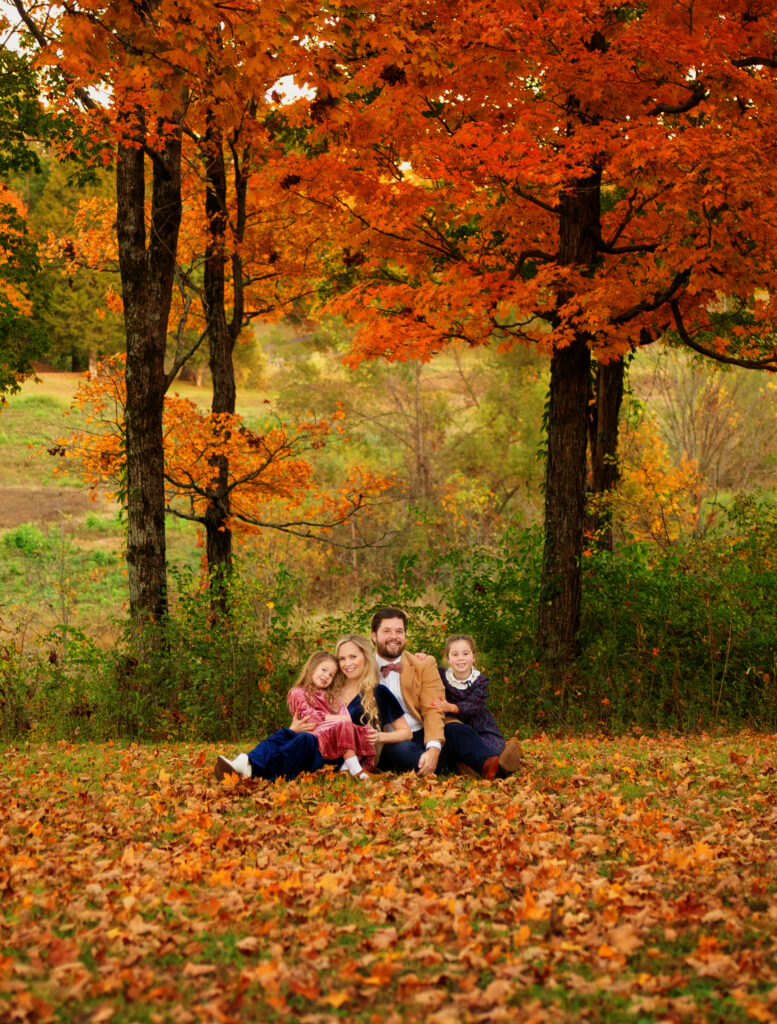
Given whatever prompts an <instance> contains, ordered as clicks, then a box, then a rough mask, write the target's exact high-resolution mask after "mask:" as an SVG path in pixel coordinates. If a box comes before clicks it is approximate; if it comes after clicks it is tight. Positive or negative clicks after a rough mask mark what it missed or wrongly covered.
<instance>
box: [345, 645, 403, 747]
mask: <svg viewBox="0 0 777 1024" xmlns="http://www.w3.org/2000/svg"><path fill="white" fill-rule="evenodd" d="M335 657H336V658H337V663H338V665H339V668H340V672H341V674H342V675H343V677H344V680H345V681H344V682H343V684H342V687H341V689H340V693H339V696H340V699H341V700H342V701H343V703H344V704H345V705H346V706H347V708H348V714H349V715H350V716H351V719H352V721H353V722H354V723H355V724H356V725H365V726H367V727H368V728H367V736H368V738H369V740H370V742H371V743H373V744H375V747H376V750H377V756H378V757H380V753H381V751H382V749H383V747H384V745H385V744H387V743H389V744H391V743H401V742H403V741H406V740H409V739H411V737H412V735H413V734H412V732H411V731H410V726H409V725H408V724H407V720H406V718H405V715H404V712H403V711H402V706H401V704H400V703H399V701H398V700H397V699H396V697H395V696H394V694H393V693H392V692H391V691H390V690H389V689H388V688H387V687H386V686H383V684H382V683H381V682H380V676H379V675H378V666H377V663H376V661H375V648H374V647H373V646H372V644H371V643H370V641H369V640H368V639H367V638H366V637H365V636H361V635H360V634H359V633H351V634H350V635H349V636H344V637H343V638H342V640H340V641H339V642H338V644H337V646H336V647H335Z"/></svg>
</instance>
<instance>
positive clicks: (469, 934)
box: [0, 734, 777, 1024]
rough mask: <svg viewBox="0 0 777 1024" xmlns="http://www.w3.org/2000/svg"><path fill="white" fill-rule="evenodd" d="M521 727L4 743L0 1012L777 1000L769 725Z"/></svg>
mask: <svg viewBox="0 0 777 1024" xmlns="http://www.w3.org/2000/svg"><path fill="white" fill-rule="evenodd" d="M524 749H525V754H526V768H525V770H524V771H523V772H522V773H520V774H519V775H518V776H516V777H514V778H511V779H507V780H503V781H498V782H496V783H491V784H489V783H485V782H482V781H481V780H479V779H465V778H458V777H457V778H447V779H432V780H419V779H416V778H414V777H409V776H382V777H380V778H376V779H375V780H373V781H371V782H368V783H356V782H352V781H351V780H350V779H348V778H346V777H344V776H335V775H332V774H330V773H320V774H318V775H316V776H313V777H307V778H304V779H302V780H298V781H297V782H294V783H275V784H271V783H266V782H260V781H254V782H248V781H244V780H241V781H239V782H235V780H232V779H226V780H224V782H223V783H217V782H216V781H215V780H214V779H213V778H212V776H211V774H210V772H211V768H212V763H213V760H214V759H215V754H216V751H215V750H214V749H212V748H203V747H202V746H200V747H194V746H185V745H176V746H170V747H164V748H159V749H153V748H150V747H141V746H129V747H123V748H119V747H118V746H111V745H102V746H97V745H92V746H85V745H79V746H74V745H70V744H60V745H52V746H50V747H48V748H46V747H44V748H40V747H37V748H36V747H33V746H32V745H30V746H29V747H23V748H18V747H6V748H5V749H4V750H3V759H2V764H1V765H0V823H1V824H2V831H1V832H0V1021H3V1022H6V1021H21V1022H28V1021H29V1022H39V1021H79V1022H80V1021H83V1022H87V1021H88V1022H92V1024H101V1022H108V1021H113V1022H117V1024H118V1022H125V1024H131V1022H145V1021H148V1022H167V1021H170V1022H173V1024H189V1022H195V1021H208V1022H212V1021H215V1022H218V1021H224V1022H231V1021H236V1022H240V1021H245V1022H251V1024H257V1022H264V1021H275V1020H284V1019H288V1018H292V1019H294V1020H299V1021H302V1022H310V1024H316V1022H322V1024H324V1022H329V1021H338V1020H339V1021H342V1020H347V1021H356V1022H362V1021H364V1022H375V1024H399V1022H401V1021H407V1020H424V1021H425V1022H426V1024H458V1022H461V1024H464V1022H469V1021H489V1022H490V1021H502V1020H505V1021H507V1020H510V1021H513V1020H516V1019H520V1020H521V1021H522V1022H524V1024H532V1022H543V1021H570V1020H590V1021H617V1020H623V1021H635V1022H648V1021H726V1022H730V1021H748V1020H758V1021H772V1020H777V961H776V960H775V951H776V949H777V898H776V897H775V891H776V889H777V859H775V855H774V845H775V835H776V833H777V796H776V795H775V782H776V781H777V780H776V779H775V771H776V758H777V740H775V738H773V737H771V736H769V737H764V736H757V735H752V734H746V735H738V736H732V737H727V738H717V737H714V738H713V737H702V738H697V739H687V740H683V739H677V738H668V737H664V738H645V737H641V738H632V739H623V740H590V741H584V740H569V741H558V740H549V739H544V738H540V739H537V740H534V741H530V742H527V743H526V744H525V748H524Z"/></svg>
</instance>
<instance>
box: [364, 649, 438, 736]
mask: <svg viewBox="0 0 777 1024" xmlns="http://www.w3.org/2000/svg"><path fill="white" fill-rule="evenodd" d="M375 660H376V661H377V663H378V672H379V673H380V681H381V683H383V685H384V686H385V687H387V688H388V689H389V690H391V692H392V693H393V694H394V696H395V697H396V698H397V700H398V701H399V704H400V707H401V708H402V710H403V711H404V713H405V721H406V722H407V724H408V725H409V726H410V731H411V732H418V730H419V729H423V727H424V723H423V722H419V721H418V719H417V718H416V717H415V715H413V714H411V713H410V711H408V709H407V704H405V698H404V697H403V696H402V684H401V682H400V678H399V669H400V668H401V665H397V667H396V668H395V669H392V670H391V672H389V673H388V674H387V675H385V676H384V675H383V673H382V672H380V670H381V668H382V667H383V666H384V665H391V664H392V662H390V661H389V660H388V658H382V657H381V656H380V655H379V654H376V655H375ZM395 661H396V659H395ZM429 747H436V748H437V750H442V744H441V743H439V742H438V741H437V740H429V742H428V743H427V744H426V749H427V750H428V749H429Z"/></svg>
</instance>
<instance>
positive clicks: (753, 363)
mask: <svg viewBox="0 0 777 1024" xmlns="http://www.w3.org/2000/svg"><path fill="white" fill-rule="evenodd" d="M670 305H671V307H672V313H673V314H674V322H675V325H676V327H677V333H678V334H679V335H680V340H681V341H682V343H683V344H684V345H687V346H688V348H692V349H693V350H694V352H698V353H699V354H700V355H702V356H707V358H708V359H714V360H715V361H716V362H718V363H726V364H727V365H730V366H744V367H746V368H747V369H748V370H766V371H768V372H769V373H774V372H775V371H777V350H773V351H772V354H771V355H770V356H768V357H767V358H766V359H742V358H741V357H739V356H725V355H723V354H722V353H721V352H715V351H713V350H712V349H708V348H705V347H704V346H703V345H700V344H699V343H698V341H694V340H693V338H692V337H691V336H690V334H689V333H688V330H687V328H686V326H685V324H684V323H683V316H682V313H681V311H680V307H679V305H678V303H677V302H676V301H673V302H672V303H670Z"/></svg>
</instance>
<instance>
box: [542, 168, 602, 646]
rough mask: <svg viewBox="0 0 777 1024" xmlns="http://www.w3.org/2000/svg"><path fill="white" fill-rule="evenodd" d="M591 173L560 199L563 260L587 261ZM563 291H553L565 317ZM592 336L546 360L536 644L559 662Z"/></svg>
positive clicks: (574, 575)
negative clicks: (545, 442)
mask: <svg viewBox="0 0 777 1024" xmlns="http://www.w3.org/2000/svg"><path fill="white" fill-rule="evenodd" d="M600 184H601V178H600V175H599V174H598V173H593V174H591V175H590V176H588V177H586V178H582V179H579V180H577V181H574V182H572V183H570V185H569V186H568V187H567V188H566V189H565V190H564V191H563V192H562V195H561V198H560V224H559V253H558V260H559V263H560V264H562V265H567V266H568V265H576V266H583V267H585V266H590V265H591V263H592V262H593V259H594V257H595V255H596V247H597V240H598V238H599V237H600V224H599V189H600ZM565 299H566V296H565V295H563V294H560V295H559V310H560V313H559V316H560V317H563V304H564V301H565ZM589 342H590V338H588V336H587V335H585V334H584V333H583V332H579V333H578V334H577V335H576V336H575V337H574V338H573V340H572V341H571V342H570V343H569V345H567V346H565V347H564V348H558V349H556V351H555V352H554V354H553V358H552V360H551V366H550V408H549V413H548V462H547V467H546V472H545V547H544V551H543V559H542V579H541V582H540V606H539V616H538V643H539V646H540V648H541V650H542V651H543V654H544V656H545V658H546V660H548V661H549V662H551V663H553V664H555V665H560V666H563V665H564V664H566V663H568V662H570V661H571V660H572V659H573V658H574V657H575V655H576V654H577V652H578V640H577V632H578V628H579V625H580V580H581V566H580V559H581V557H582V553H583V533H584V527H585V484H586V434H587V425H588V391H589V374H590V367H591V352H590V347H589Z"/></svg>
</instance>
